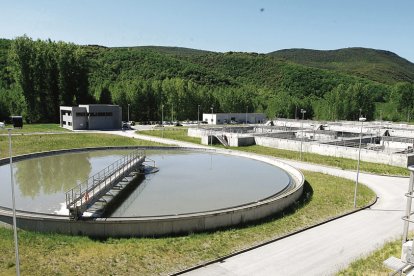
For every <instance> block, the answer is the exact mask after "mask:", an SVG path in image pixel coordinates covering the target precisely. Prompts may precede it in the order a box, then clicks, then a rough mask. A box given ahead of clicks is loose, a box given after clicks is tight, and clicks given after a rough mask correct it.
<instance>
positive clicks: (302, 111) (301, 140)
mask: <svg viewBox="0 0 414 276" xmlns="http://www.w3.org/2000/svg"><path fill="white" fill-rule="evenodd" d="M300 113H302V126H301V128H302V137H301V138H300V160H302V144H303V120H304V119H305V113H306V110H305V109H301V110H300Z"/></svg>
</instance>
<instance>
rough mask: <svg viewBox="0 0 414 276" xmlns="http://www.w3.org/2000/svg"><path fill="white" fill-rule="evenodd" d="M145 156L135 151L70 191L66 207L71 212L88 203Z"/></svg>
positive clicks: (67, 193) (67, 195)
mask: <svg viewBox="0 0 414 276" xmlns="http://www.w3.org/2000/svg"><path fill="white" fill-rule="evenodd" d="M143 156H144V152H143V151H140V150H137V151H133V152H131V153H129V154H127V155H125V156H123V157H122V158H121V159H118V160H117V161H115V162H114V163H112V164H110V165H109V166H107V167H106V168H104V169H103V170H101V171H99V172H98V173H96V174H94V175H93V176H91V177H89V178H88V179H87V180H85V181H84V182H82V183H80V184H78V185H76V186H75V187H73V188H72V189H69V190H68V191H67V192H66V207H67V208H68V209H69V210H70V209H71V208H76V207H77V206H82V205H83V204H85V203H87V202H88V201H89V199H90V198H92V197H94V196H95V195H96V194H97V193H98V192H100V191H102V190H103V189H105V187H106V186H108V185H110V184H111V183H112V182H113V181H114V180H115V179H116V178H118V177H119V176H120V175H123V174H124V173H125V172H126V171H128V170H129V169H130V167H131V166H129V165H130V164H135V163H136V162H137V161H138V160H139V159H140V158H142V157H143Z"/></svg>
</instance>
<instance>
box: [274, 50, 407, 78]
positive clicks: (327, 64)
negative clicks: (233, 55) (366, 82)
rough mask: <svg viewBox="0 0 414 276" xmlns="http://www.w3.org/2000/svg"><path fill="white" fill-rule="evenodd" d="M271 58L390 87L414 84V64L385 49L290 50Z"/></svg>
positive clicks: (275, 53)
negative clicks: (403, 83) (344, 74)
mask: <svg viewBox="0 0 414 276" xmlns="http://www.w3.org/2000/svg"><path fill="white" fill-rule="evenodd" d="M268 55H269V56H272V57H275V58H279V59H281V60H285V61H289V62H293V63H296V64H301V65H306V66H310V67H314V68H321V69H328V70H332V71H336V72H342V73H347V74H351V75H355V76H359V77H363V78H367V79H370V80H373V81H377V82H382V83H387V84H393V83H395V82H399V81H406V82H414V64H413V63H411V62H409V61H408V60H406V59H404V58H401V57H400V56H398V55H396V54H395V53H392V52H388V51H383V50H375V49H367V48H346V49H339V50H331V51H319V50H308V49H286V50H280V51H275V52H272V53H269V54H268Z"/></svg>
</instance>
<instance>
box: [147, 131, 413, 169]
mask: <svg viewBox="0 0 414 276" xmlns="http://www.w3.org/2000/svg"><path fill="white" fill-rule="evenodd" d="M139 134H145V135H151V136H157V137H161V136H162V130H148V131H139ZM164 137H165V138H169V139H175V140H180V141H186V142H192V143H197V144H200V139H199V138H193V137H188V136H187V128H167V129H165V130H164ZM215 146H219V147H220V146H221V145H215ZM231 149H234V150H240V151H246V152H252V153H257V154H263V155H271V156H275V157H279V158H285V159H292V160H299V158H300V156H299V152H297V151H290V150H283V149H275V148H268V147H263V146H257V145H254V146H247V147H235V148H231ZM302 160H303V161H305V162H309V163H314V164H320V165H326V166H332V167H338V168H341V169H343V170H356V166H357V162H356V161H355V160H353V159H347V158H338V157H331V156H325V155H319V154H314V153H304V154H303V158H302ZM360 169H361V171H364V172H369V173H375V174H385V175H404V176H408V175H409V172H408V170H407V169H406V168H401V167H396V166H390V165H385V164H377V163H371V162H365V161H361V164H360Z"/></svg>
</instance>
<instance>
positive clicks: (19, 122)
mask: <svg viewBox="0 0 414 276" xmlns="http://www.w3.org/2000/svg"><path fill="white" fill-rule="evenodd" d="M10 119H11V121H12V124H13V127H14V128H23V117H22V116H10Z"/></svg>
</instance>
